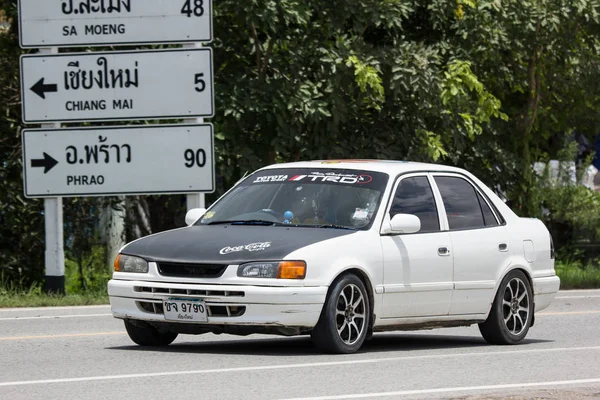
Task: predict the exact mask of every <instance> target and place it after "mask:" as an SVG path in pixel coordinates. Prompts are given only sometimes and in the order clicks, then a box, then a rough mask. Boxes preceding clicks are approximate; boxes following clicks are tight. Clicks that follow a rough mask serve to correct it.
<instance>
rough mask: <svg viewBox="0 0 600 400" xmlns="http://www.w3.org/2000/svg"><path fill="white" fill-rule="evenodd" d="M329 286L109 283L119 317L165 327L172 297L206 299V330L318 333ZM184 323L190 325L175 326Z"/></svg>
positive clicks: (114, 306)
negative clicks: (231, 327)
mask: <svg viewBox="0 0 600 400" xmlns="http://www.w3.org/2000/svg"><path fill="white" fill-rule="evenodd" d="M327 289H328V288H327V287H326V286H317V287H263V286H250V285H206V284H190V283H170V282H148V281H138V280H116V279H112V280H111V281H109V282H108V295H109V298H110V305H111V311H112V314H113V316H114V317H115V318H121V319H132V320H141V321H147V322H151V323H164V322H165V319H164V316H163V314H162V301H163V300H166V299H168V298H170V297H176V298H191V299H198V298H200V299H202V300H204V302H205V303H206V305H207V308H208V313H209V314H208V322H205V323H201V324H194V325H203V326H207V327H210V326H224V325H234V326H235V325H241V326H273V327H302V328H304V329H310V328H313V327H314V326H315V325H316V324H317V321H318V320H319V316H320V314H321V310H322V308H323V304H324V303H325V298H326V295H327ZM175 324H185V325H189V324H188V323H183V322H182V323H175Z"/></svg>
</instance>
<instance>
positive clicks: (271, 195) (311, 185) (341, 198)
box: [196, 168, 388, 229]
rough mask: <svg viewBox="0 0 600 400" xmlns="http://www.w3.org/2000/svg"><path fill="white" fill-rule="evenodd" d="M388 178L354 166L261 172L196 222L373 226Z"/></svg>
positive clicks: (350, 227)
mask: <svg viewBox="0 0 600 400" xmlns="http://www.w3.org/2000/svg"><path fill="white" fill-rule="evenodd" d="M387 181H388V175H387V174H384V173H380V172H373V171H362V170H353V169H352V170H350V169H327V168H310V169H307V168H302V169H298V168H295V169H283V168H282V169H269V170H264V171H259V172H257V173H255V174H252V175H251V176H249V177H248V178H246V179H245V180H244V181H243V182H241V183H240V184H239V185H238V186H236V187H235V188H234V189H233V190H231V191H230V192H229V193H227V194H226V195H225V196H223V198H221V199H220V200H219V201H218V202H217V203H216V204H215V205H214V206H213V207H212V208H211V209H210V211H208V212H207V213H206V214H205V215H204V217H203V218H202V219H201V220H199V221H198V222H197V223H196V224H197V225H210V224H221V223H224V224H226V223H232V224H246V225H249V224H257V225H261V224H265V225H279V224H285V225H287V226H309V227H319V228H339V229H368V228H369V227H370V225H371V222H372V218H373V216H374V215H375V213H376V212H377V208H378V207H379V203H380V201H381V196H382V193H383V191H384V189H385V187H386V185H387Z"/></svg>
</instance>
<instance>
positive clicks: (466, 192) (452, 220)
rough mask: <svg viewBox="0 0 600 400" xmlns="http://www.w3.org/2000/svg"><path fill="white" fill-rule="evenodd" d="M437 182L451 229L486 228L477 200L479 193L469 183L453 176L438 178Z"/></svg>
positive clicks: (436, 178)
mask: <svg viewBox="0 0 600 400" xmlns="http://www.w3.org/2000/svg"><path fill="white" fill-rule="evenodd" d="M435 182H436V183H437V185H438V188H439V189H440V193H441V195H442V199H443V201H444V207H445V208H446V215H447V216H448V224H449V225H450V229H468V228H482V227H484V226H486V224H485V222H484V219H483V213H482V212H481V205H480V204H479V199H478V198H477V195H478V193H477V192H476V191H475V188H474V187H473V186H471V184H470V183H469V182H467V181H465V180H464V179H461V178H457V177H452V176H437V177H435ZM490 212H491V211H490ZM492 218H493V215H492Z"/></svg>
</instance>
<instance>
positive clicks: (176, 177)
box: [18, 0, 215, 293]
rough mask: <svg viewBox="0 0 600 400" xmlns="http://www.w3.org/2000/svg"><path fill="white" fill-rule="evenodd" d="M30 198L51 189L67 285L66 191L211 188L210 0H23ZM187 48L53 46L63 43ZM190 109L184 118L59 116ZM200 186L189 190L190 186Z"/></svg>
mask: <svg viewBox="0 0 600 400" xmlns="http://www.w3.org/2000/svg"><path fill="white" fill-rule="evenodd" d="M18 6H19V37H20V45H21V47H22V48H25V49H29V48H39V49H40V52H39V53H38V54H30V55H24V56H22V57H21V68H20V69H21V96H22V119H23V122H24V123H27V124H30V123H33V124H41V125H42V129H26V130H24V131H23V175H24V192H25V196H26V197H31V198H44V210H45V212H44V214H45V230H46V253H45V260H46V289H47V291H49V292H55V293H56V292H58V293H64V289H65V287H64V270H65V268H64V258H65V257H64V249H63V241H64V238H63V218H62V197H68V196H107V195H128V194H157V193H185V194H187V203H188V208H190V207H194V208H195V207H204V194H203V192H212V191H214V189H215V173H214V140H213V137H214V134H213V128H212V125H208V124H203V117H211V116H213V115H214V83H213V60H212V50H211V49H210V48H203V47H202V46H201V42H211V41H212V36H213V27H212V7H213V4H212V0H198V1H196V0H168V1H167V0H93V1H90V0H86V1H76V0H18ZM169 43H181V44H184V48H177V49H161V50H140V51H112V52H87V53H58V48H59V47H94V46H109V45H111V46H123V45H140V44H169ZM149 119H154V120H158V119H183V120H184V124H178V125H144V126H139V125H137V126H110V127H108V126H107V127H86V128H63V129H61V128H60V127H61V123H64V122H70V123H77V122H96V121H124V120H149ZM190 193H194V194H190Z"/></svg>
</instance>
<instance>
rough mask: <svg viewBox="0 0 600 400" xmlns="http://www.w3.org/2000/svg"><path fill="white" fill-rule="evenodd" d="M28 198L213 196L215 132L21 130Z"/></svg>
mask: <svg viewBox="0 0 600 400" xmlns="http://www.w3.org/2000/svg"><path fill="white" fill-rule="evenodd" d="M23 171H24V174H23V176H24V180H25V196H26V197H33V198H35V197H58V196H61V197H62V196H64V197H69V196H107V195H122V194H158V193H190V192H212V191H214V187H215V184H214V182H215V174H214V152H213V127H212V125H210V124H202V125H185V124H181V125H146V126H131V125H130V126H115V127H97V128H63V129H26V130H24V131H23Z"/></svg>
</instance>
